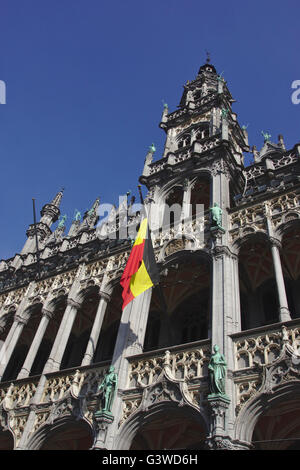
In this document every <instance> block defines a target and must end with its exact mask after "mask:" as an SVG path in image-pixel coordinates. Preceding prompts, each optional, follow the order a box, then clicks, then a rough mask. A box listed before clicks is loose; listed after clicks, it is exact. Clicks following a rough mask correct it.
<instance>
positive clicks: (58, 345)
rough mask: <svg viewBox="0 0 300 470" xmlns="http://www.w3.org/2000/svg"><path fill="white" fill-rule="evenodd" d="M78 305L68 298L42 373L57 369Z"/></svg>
mask: <svg viewBox="0 0 300 470" xmlns="http://www.w3.org/2000/svg"><path fill="white" fill-rule="evenodd" d="M80 305H81V304H79V303H78V302H76V301H75V300H73V299H71V298H68V300H67V307H66V310H65V313H64V316H63V318H62V321H61V324H60V326H59V329H58V332H57V335H56V338H55V341H54V344H53V346H52V350H51V352H50V356H49V358H48V360H47V362H46V364H45V367H44V371H43V374H47V373H49V372H55V371H57V370H59V368H60V363H61V360H62V358H63V354H64V352H65V349H66V346H67V342H68V339H69V336H70V333H71V330H72V327H73V323H74V321H75V318H76V315H77V311H78V309H79V308H80Z"/></svg>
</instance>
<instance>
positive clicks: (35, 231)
mask: <svg viewBox="0 0 300 470" xmlns="http://www.w3.org/2000/svg"><path fill="white" fill-rule="evenodd" d="M32 205H33V225H34V234H35V246H36V261H37V268H38V278H39V279H40V278H41V269H40V251H39V242H38V236H37V229H36V215H35V199H34V198H32Z"/></svg>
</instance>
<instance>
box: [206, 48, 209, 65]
mask: <svg viewBox="0 0 300 470" xmlns="http://www.w3.org/2000/svg"><path fill="white" fill-rule="evenodd" d="M206 63H207V64H209V63H210V52H208V51H206Z"/></svg>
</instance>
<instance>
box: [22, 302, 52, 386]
mask: <svg viewBox="0 0 300 470" xmlns="http://www.w3.org/2000/svg"><path fill="white" fill-rule="evenodd" d="M52 315H53V312H50V311H49V310H46V309H45V308H43V309H42V318H41V321H40V324H39V327H38V329H37V331H36V333H35V336H34V339H33V342H32V343H31V346H30V349H29V351H28V354H27V356H26V359H25V362H24V364H23V366H22V369H21V370H20V373H19V375H18V379H23V378H24V377H28V376H29V374H30V370H31V367H32V364H33V362H34V360H35V357H36V355H37V352H38V350H39V347H40V345H41V342H42V340H43V337H44V334H45V331H46V328H47V326H48V323H49V321H50V319H51V318H52Z"/></svg>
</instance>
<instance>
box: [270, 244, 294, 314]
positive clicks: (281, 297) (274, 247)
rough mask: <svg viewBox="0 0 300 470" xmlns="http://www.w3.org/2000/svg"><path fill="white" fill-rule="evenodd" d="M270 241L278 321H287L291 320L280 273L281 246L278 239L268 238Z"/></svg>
mask: <svg viewBox="0 0 300 470" xmlns="http://www.w3.org/2000/svg"><path fill="white" fill-rule="evenodd" d="M270 241H271V252H272V258H273V266H274V272H275V278H276V286H277V293H278V301H279V321H281V322H283V321H288V320H291V314H290V311H289V306H288V301H287V296H286V290H285V284H284V277H283V273H282V266H281V260H280V253H279V249H280V248H281V244H280V242H279V241H278V240H276V239H274V238H270Z"/></svg>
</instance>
